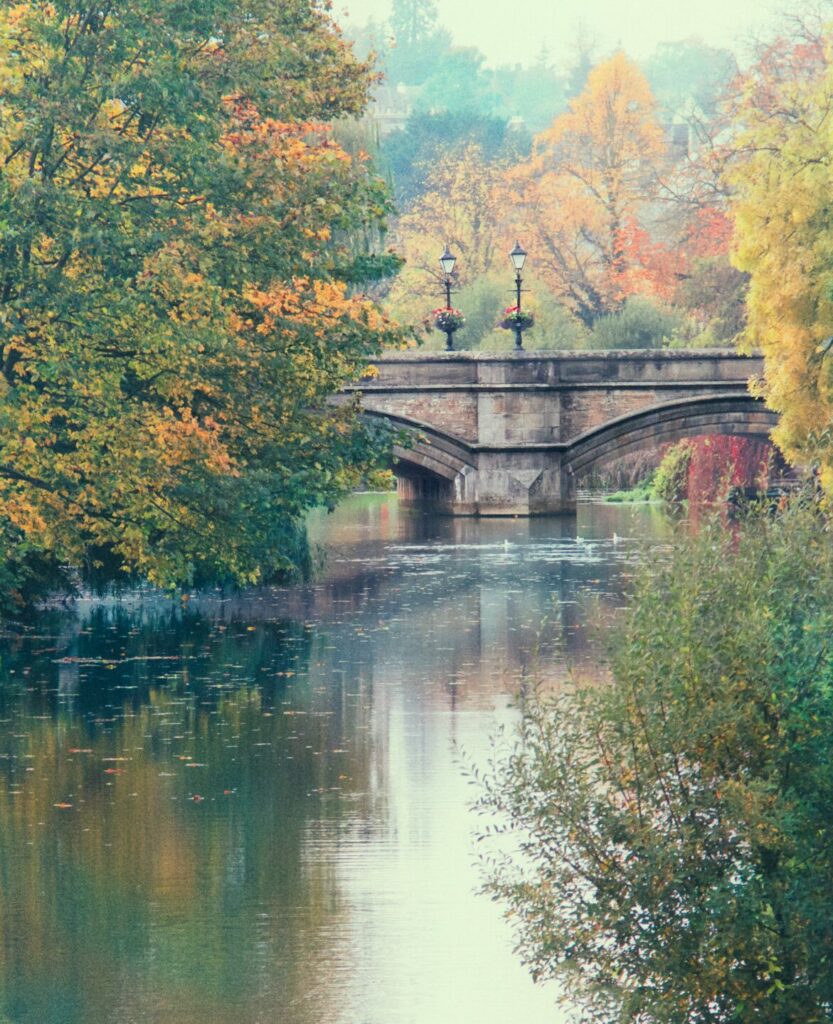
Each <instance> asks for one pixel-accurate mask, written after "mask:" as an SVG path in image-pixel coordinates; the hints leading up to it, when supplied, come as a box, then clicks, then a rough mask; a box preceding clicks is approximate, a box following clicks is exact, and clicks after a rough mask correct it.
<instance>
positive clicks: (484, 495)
mask: <svg viewBox="0 0 833 1024" xmlns="http://www.w3.org/2000/svg"><path fill="white" fill-rule="evenodd" d="M473 461H475V465H474V466H466V467H464V468H463V469H462V470H461V471H460V472H458V473H457V474H456V475H455V476H454V477H453V478H452V479H446V478H444V477H440V476H437V475H436V474H432V473H430V472H421V471H420V470H418V469H415V468H414V466H413V465H412V464H409V463H407V462H403V461H400V462H398V463H397V464H396V465H395V466H394V470H395V472H396V481H397V493H398V495H399V501H400V504H401V505H402V506H403V507H404V508H413V509H420V510H423V511H430V512H439V513H444V514H446V515H454V516H543V515H562V514H567V515H570V514H573V515H574V514H575V512H576V488H575V485H574V481H573V476H572V474H571V473H570V472H568V471H567V470H566V469H565V468H564V466H563V456H562V454H561V452H554V451H537V452H536V451H529V452H518V451H491V452H490V451H483V452H478V453H477V455H476V457H475V459H474V460H473Z"/></svg>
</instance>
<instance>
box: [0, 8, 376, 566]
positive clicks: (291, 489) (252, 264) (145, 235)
mask: <svg viewBox="0 0 833 1024" xmlns="http://www.w3.org/2000/svg"><path fill="white" fill-rule="evenodd" d="M369 80H370V73H369V69H368V67H367V66H365V65H364V64H362V63H360V62H358V61H357V60H356V59H355V58H354V57H353V55H352V53H351V51H350V50H349V48H348V47H347V45H346V44H345V43H344V42H343V41H342V39H341V37H340V35H339V33H338V32H337V30H336V29H335V27H334V25H333V24H332V22H331V21H330V20H329V17H328V15H327V14H326V12H325V9H324V5H322V4H319V3H318V2H317V0H287V2H284V3H281V4H275V3H271V2H266V0H235V2H231V0H216V2H212V3H206V4H198V5H161V6H160V5H159V4H158V3H155V2H151V0H135V2H133V3H130V4H120V5H116V4H112V3H104V4H100V3H96V4H92V3H78V4H69V3H64V2H56V3H41V2H38V0H24V2H21V3H16V4H11V5H5V6H4V7H3V8H2V10H0V90H2V92H1V93H0V102H2V109H3V118H2V121H0V165H2V176H1V177H0V391H1V392H2V394H1V395H0V520H1V521H2V530H3V533H4V536H5V540H6V552H7V556H9V552H10V551H11V552H15V551H17V553H18V554H19V555H20V556H21V557H28V553H30V552H31V551H32V550H35V551H40V552H42V553H45V554H46V555H48V556H49V557H51V558H53V559H55V560H57V561H58V562H61V563H71V564H73V565H84V564H86V565H89V566H94V565H96V564H98V565H104V564H108V565H112V566H113V567H114V569H115V570H116V571H117V572H120V571H122V570H127V571H132V572H138V573H141V574H142V575H145V576H147V577H148V578H149V579H151V580H153V581H155V582H157V583H161V584H165V585H170V584H181V583H188V582H190V581H193V580H197V579H232V580H236V581H238V582H254V581H257V580H261V579H264V578H268V577H269V576H270V575H271V574H273V573H275V572H276V571H281V570H284V569H287V568H290V567H291V566H292V564H293V562H294V554H293V546H292V538H293V536H294V533H295V530H296V524H297V521H298V517H299V516H300V515H301V514H302V513H303V511H304V510H305V509H306V508H307V507H309V506H310V505H312V504H315V503H331V502H332V501H334V500H335V499H336V497H337V496H338V495H339V494H341V493H342V492H343V490H344V489H345V488H346V487H349V486H350V485H352V484H354V483H355V482H356V481H357V480H358V478H359V475H360V473H361V472H362V469H363V468H364V467H366V466H368V465H369V464H370V463H371V462H372V460H373V456H374V451H375V449H376V447H377V445H376V442H375V441H374V438H373V436H372V435H371V433H370V432H369V431H368V428H366V427H364V426H362V425H361V424H360V422H359V421H358V420H357V418H356V416H355V410H354V409H353V408H352V407H350V406H349V405H345V406H341V407H338V408H335V407H333V406H331V405H329V404H328V403H327V397H328V396H329V395H330V394H331V393H333V392H334V391H336V390H338V389H339V387H340V386H341V385H343V384H344V383H345V382H346V381H350V380H355V379H357V378H358V377H359V375H360V374H361V372H362V367H363V365H364V362H363V361H364V358H365V357H366V355H367V354H368V353H370V352H373V351H374V350H375V349H376V348H377V347H378V346H379V345H380V344H381V343H382V342H383V341H384V340H386V339H389V338H390V328H389V325H388V324H387V322H386V321H385V320H384V319H383V318H382V316H381V315H380V314H379V313H378V312H377V311H376V309H375V308H374V307H373V306H372V304H371V303H370V302H369V301H367V300H366V299H364V298H363V297H362V296H360V295H355V294H353V293H352V292H351V290H350V288H349V286H348V284H347V282H348V281H350V280H352V279H353V278H352V276H351V275H352V270H353V263H354V260H355V248H354V247H352V246H351V245H350V235H351V232H352V231H353V230H354V229H355V228H356V226H357V225H358V226H359V227H361V226H362V225H370V224H373V223H375V222H379V221H380V219H381V218H383V217H384V215H385V212H386V204H387V200H386V195H385V190H384V188H383V186H382V185H381V183H380V181H379V180H378V179H377V178H376V177H375V176H374V174H373V172H372V169H371V167H370V165H369V163H368V161H367V159H366V157H364V156H363V155H362V154H361V153H359V154H357V155H349V154H348V153H347V152H345V151H344V150H343V149H342V148H341V147H340V146H339V145H338V144H337V143H336V141H335V140H334V138H333V133H332V130H331V127H330V125H331V122H332V121H333V119H336V118H339V117H341V116H345V115H355V114H358V113H359V112H360V111H361V110H362V108H363V105H364V103H365V101H366V93H367V88H368V83H369ZM368 262H370V264H371V266H370V274H371V276H372V258H370V260H368V258H367V257H365V262H364V265H363V273H364V276H368ZM21 553H22V554H21Z"/></svg>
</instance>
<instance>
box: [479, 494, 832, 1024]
mask: <svg viewBox="0 0 833 1024" xmlns="http://www.w3.org/2000/svg"><path fill="white" fill-rule="evenodd" d="M832 636H833V536H831V529H830V525H829V522H828V520H827V519H826V518H824V517H823V516H822V515H821V514H820V513H819V512H818V510H817V509H816V508H815V507H814V506H813V507H810V506H809V503H808V506H806V507H802V506H801V505H799V504H794V505H793V506H792V507H790V508H789V509H787V510H786V511H785V512H784V513H783V514H781V515H779V516H777V517H765V516H761V517H760V518H755V519H754V520H752V521H748V522H745V523H742V524H740V525H739V526H738V527H737V528H736V529H735V530H733V531H730V530H726V529H725V528H723V527H721V526H720V524H719V523H718V522H712V523H709V524H707V525H706V526H705V527H703V528H701V530H700V531H699V532H698V533H696V534H694V533H691V532H685V533H682V534H681V535H679V536H678V537H677V539H676V541H675V544H674V547H673V550H672V551H671V553H670V555H669V556H668V557H664V558H662V559H656V558H651V559H650V560H647V561H646V564H645V567H644V568H643V570H642V572H641V575H640V576H639V578H638V580H637V582H636V584H635V591H634V594H633V597H632V600H631V604H630V609H629V611H628V612H627V614H626V617H625V621H624V624H623V626H622V628H621V631H620V634H619V637H618V640H617V642H616V644H615V646H614V649H613V654H612V661H611V667H612V674H613V681H612V684H611V685H607V686H600V685H599V684H598V682H594V683H593V684H590V685H586V686H581V685H576V686H574V687H573V688H572V689H570V690H568V691H567V692H564V691H562V692H560V693H558V694H555V695H542V694H538V695H533V696H532V697H531V698H528V699H527V701H526V702H525V705H524V716H523V720H522V725H521V727H520V734H519V735H518V737H517V742H516V743H515V744H514V745H513V746H512V747H511V748H510V750H509V751H508V752H506V753H505V754H504V755H501V754H498V757H497V761H496V766H495V767H493V769H492V770H491V771H490V773H489V774H488V775H487V777H486V778H485V779H482V780H481V785H482V786H483V794H484V795H483V799H482V802H481V805H480V806H481V810H482V811H484V812H486V813H488V814H490V815H495V814H497V815H498V816H499V817H498V823H499V824H498V827H499V828H500V830H501V833H502V834H501V837H500V845H499V847H498V852H497V853H496V854H495V859H494V860H493V861H492V862H490V865H489V875H488V883H487V889H488V891H489V892H491V893H492V895H493V896H494V897H495V898H497V899H500V900H501V901H503V902H504V903H505V905H506V906H507V907H508V908H509V910H510V911H511V912H512V914H513V916H514V918H515V920H516V922H517V923H518V928H519V948H520V950H521V952H522V954H523V956H524V959H525V960H526V962H527V963H528V964H529V965H530V967H531V969H532V971H533V973H534V975H535V976H536V977H538V978H544V979H546V978H552V977H558V978H559V979H560V980H561V982H562V991H563V992H564V993H565V996H564V998H565V999H566V1000H569V1002H570V1003H572V1004H573V1005H575V1004H576V1003H580V1004H581V1006H582V1008H583V1009H584V1010H585V1011H586V1013H585V1014H584V1015H582V1016H581V1019H582V1020H586V1021H594V1022H596V1024H614V1022H615V1024H623V1022H634V1024H637V1022H638V1024H695V1022H696V1024H699V1022H703V1024H706V1022H708V1024H752V1022H755V1024H792V1022H796V1024H797V1022H800V1021H817V1022H824V1021H830V1020H831V1014H832V1013H833V1011H831V1007H833V969H831V964H833V929H831V926H830V922H831V920H833V886H831V878H833V843H831V841H830V836H831V809H833V729H831V727H830V723H831V722H832V721H833V644H831V637H832ZM507 829H508V830H509V831H510V833H511V834H513V835H514V836H515V837H516V839H517V842H518V843H519V853H518V854H516V855H515V856H509V855H507V854H504V856H503V857H501V855H500V853H499V851H500V850H503V851H506V850H507V849H508V847H507V837H506V835H505V832H506V830H507ZM488 835H489V832H488V831H487V833H486V836H485V838H487V839H488Z"/></svg>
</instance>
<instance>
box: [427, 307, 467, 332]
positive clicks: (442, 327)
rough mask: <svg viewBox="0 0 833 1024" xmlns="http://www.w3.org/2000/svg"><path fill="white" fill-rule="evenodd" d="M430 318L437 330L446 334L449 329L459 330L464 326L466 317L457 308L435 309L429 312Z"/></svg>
mask: <svg viewBox="0 0 833 1024" xmlns="http://www.w3.org/2000/svg"><path fill="white" fill-rule="evenodd" d="M431 318H432V319H433V321H434V326H435V327H436V328H437V330H438V331H445V332H446V334H447V333H448V332H449V331H459V330H460V328H461V327H465V326H466V318H465V317H464V316H463V314H462V313H461V312H460V310H459V309H446V308H445V307H442V308H440V309H435V310H432V312H431Z"/></svg>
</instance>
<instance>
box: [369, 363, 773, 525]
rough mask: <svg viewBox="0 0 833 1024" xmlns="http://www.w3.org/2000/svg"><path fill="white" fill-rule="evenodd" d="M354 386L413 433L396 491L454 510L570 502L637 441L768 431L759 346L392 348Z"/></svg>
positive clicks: (535, 508) (544, 509) (372, 409)
mask: <svg viewBox="0 0 833 1024" xmlns="http://www.w3.org/2000/svg"><path fill="white" fill-rule="evenodd" d="M374 365H375V366H376V368H377V370H378V375H377V376H375V377H368V378H367V379H366V380H364V381H362V383H361V384H360V385H359V386H358V387H357V388H354V389H351V390H357V391H359V392H360V393H361V403H362V407H363V409H364V410H365V412H366V414H367V415H368V416H372V417H381V418H382V419H387V420H389V421H390V422H391V423H393V424H394V425H396V426H397V427H399V428H400V429H401V430H402V431H403V437H406V438H407V440H405V442H404V443H403V444H402V445H399V446H397V448H396V450H395V455H396V462H395V466H394V469H395V472H396V475H397V479H398V481H399V490H400V496H401V498H402V499H403V500H404V501H405V502H408V503H413V504H427V505H433V506H435V507H437V508H440V509H443V510H445V511H447V512H450V513H452V514H457V515H543V514H552V513H562V512H573V511H575V503H576V484H577V482H578V481H579V479H580V478H581V476H582V475H583V474H584V473H586V472H588V471H590V470H592V469H593V468H595V467H598V466H602V465H604V464H605V463H608V462H611V461H614V460H615V459H616V458H618V457H621V456H622V455H623V454H627V453H628V452H631V451H637V450H639V449H644V448H649V447H655V446H656V445H658V444H662V443H664V442H666V441H674V440H678V439H679V438H682V437H690V436H694V435H697V434H715V433H719V434H741V435H747V436H752V437H758V438H767V437H768V436H769V432H770V430H771V429H772V427H773V426H774V425H775V423H776V422H777V418H776V416H775V414H774V413H772V412H771V411H770V410H768V409H767V408H766V407H765V406H764V404H763V402H761V401H760V400H759V399H756V398H754V397H753V396H752V395H751V393H750V392H749V382H750V381H751V380H753V379H755V378H757V377H759V376H760V374H761V372H762V370H763V362H762V359H761V358H760V357H759V356H755V355H753V356H742V355H739V354H738V353H736V352H734V351H727V350H717V349H705V350H686V349H684V350H663V351H656V350H646V351H642V350H634V351H609V352H529V353H527V352H523V353H518V354H515V353H510V354H503V353H501V354H490V353H474V352H451V353H433V352H432V353H424V352H403V353H386V354H385V355H384V356H382V357H381V358H380V359H378V360H376V361H375V362H374Z"/></svg>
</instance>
